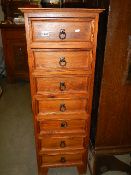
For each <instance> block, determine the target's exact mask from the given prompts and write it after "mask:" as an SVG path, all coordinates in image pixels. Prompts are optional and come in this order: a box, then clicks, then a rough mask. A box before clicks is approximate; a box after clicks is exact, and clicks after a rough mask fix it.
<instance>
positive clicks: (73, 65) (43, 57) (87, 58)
mask: <svg viewBox="0 0 131 175" xmlns="http://www.w3.org/2000/svg"><path fill="white" fill-rule="evenodd" d="M33 57H34V65H33V67H34V69H48V71H49V70H50V71H52V69H53V70H54V69H62V70H66V69H87V70H90V69H91V68H92V67H91V66H92V62H93V55H92V50H79V49H78V50H77V49H76V50H75V49H74V50H73V49H65V50H63V49H59V50H58V49H56V50H54V49H50V50H49V49H37V50H36V49H35V50H33Z"/></svg>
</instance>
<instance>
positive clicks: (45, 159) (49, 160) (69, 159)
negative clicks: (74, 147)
mask: <svg viewBox="0 0 131 175" xmlns="http://www.w3.org/2000/svg"><path fill="white" fill-rule="evenodd" d="M82 159H83V154H81V153H79V154H78V153H77V154H59V155H42V156H41V166H49V165H50V166H53V165H54V166H55V165H57V166H58V165H61V166H63V165H71V164H72V165H73V164H74V165H75V164H82V163H83V161H82Z"/></svg>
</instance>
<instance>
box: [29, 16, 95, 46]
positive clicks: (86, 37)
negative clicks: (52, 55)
mask: <svg viewBox="0 0 131 175" xmlns="http://www.w3.org/2000/svg"><path fill="white" fill-rule="evenodd" d="M30 32H31V37H30V38H31V42H54V41H57V42H58V41H61V42H63V41H69V42H78V41H82V42H84V41H86V42H91V41H93V39H94V19H92V18H82V19H80V18H79V19H78V18H58V19H56V18H54V19H53V18H52V19H51V18H47V19H46V18H45V19H42V18H32V19H31V26H30ZM52 44H53V43H52ZM58 44H59V43H58Z"/></svg>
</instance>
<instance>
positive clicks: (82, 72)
mask: <svg viewBox="0 0 131 175" xmlns="http://www.w3.org/2000/svg"><path fill="white" fill-rule="evenodd" d="M22 11H23V12H24V15H25V26H26V38H27V48H28V63H29V70H30V84H31V96H32V110H33V115H34V126H35V140H36V152H37V160H38V169H39V175H46V174H47V171H48V168H50V167H65V166H77V168H78V170H79V173H80V174H82V173H85V172H86V167H87V154H88V144H89V131H90V115H91V108H92V95H93V82H94V67H95V56H96V43H97V30H98V15H99V13H100V12H101V10H91V9H43V8H42V9H41V8H39V9H22Z"/></svg>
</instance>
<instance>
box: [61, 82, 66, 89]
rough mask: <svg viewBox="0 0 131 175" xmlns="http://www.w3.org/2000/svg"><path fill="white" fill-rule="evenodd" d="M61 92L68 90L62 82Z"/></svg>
mask: <svg viewBox="0 0 131 175" xmlns="http://www.w3.org/2000/svg"><path fill="white" fill-rule="evenodd" d="M60 90H61V91H65V90H66V85H65V82H60Z"/></svg>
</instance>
